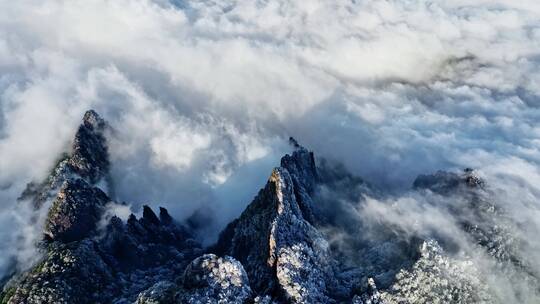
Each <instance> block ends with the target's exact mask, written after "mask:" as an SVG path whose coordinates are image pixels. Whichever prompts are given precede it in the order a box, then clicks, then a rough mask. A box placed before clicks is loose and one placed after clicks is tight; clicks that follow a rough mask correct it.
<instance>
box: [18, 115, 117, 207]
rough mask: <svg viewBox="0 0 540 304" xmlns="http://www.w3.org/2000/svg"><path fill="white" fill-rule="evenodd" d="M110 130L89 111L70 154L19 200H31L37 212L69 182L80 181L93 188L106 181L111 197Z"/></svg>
mask: <svg viewBox="0 0 540 304" xmlns="http://www.w3.org/2000/svg"><path fill="white" fill-rule="evenodd" d="M106 127H107V124H106V123H105V121H104V120H103V119H102V118H101V117H100V116H99V115H98V114H97V113H96V112H95V111H93V110H89V111H87V112H86V113H85V114H84V116H83V120H82V123H81V125H80V126H79V127H78V129H77V132H76V133H75V137H74V139H73V144H72V147H71V151H70V153H65V154H63V155H62V157H61V158H60V159H59V161H58V162H57V164H56V165H55V167H54V168H53V170H51V173H50V175H49V176H48V177H47V179H46V180H45V181H43V182H41V183H34V182H32V183H29V184H28V185H27V188H26V189H25V190H24V192H23V193H22V195H21V197H20V198H19V199H20V200H30V201H32V202H33V205H34V206H35V207H36V208H41V206H42V205H43V204H44V202H45V201H47V200H48V199H51V198H53V197H54V195H55V194H56V192H58V190H59V189H60V187H61V186H62V184H63V183H64V182H65V181H66V180H69V179H72V180H74V179H77V178H82V179H84V180H85V181H86V182H88V183H89V184H90V185H95V184H98V183H99V182H100V181H102V180H104V181H105V184H107V188H109V189H107V190H109V193H110V192H111V189H110V184H109V183H108V182H109V181H108V173H109V167H110V165H109V155H108V151H107V143H106V139H105V135H104V132H105V129H106Z"/></svg>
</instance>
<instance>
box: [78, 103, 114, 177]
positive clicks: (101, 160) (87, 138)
mask: <svg viewBox="0 0 540 304" xmlns="http://www.w3.org/2000/svg"><path fill="white" fill-rule="evenodd" d="M105 127H106V123H105V121H104V120H103V119H102V118H101V117H100V116H99V115H98V114H97V113H96V112H95V111H94V110H89V111H87V112H86V113H85V114H84V117H83V122H82V124H81V125H80V126H79V129H78V130H77V133H76V134H75V139H74V140H73V146H72V153H71V156H70V158H69V164H70V166H71V167H72V168H73V169H74V171H75V172H76V173H78V174H79V175H80V176H81V177H83V178H85V179H87V180H88V181H89V182H91V183H97V182H98V181H99V180H100V179H102V178H103V177H104V176H105V175H106V174H107V172H108V170H109V154H108V150H107V144H106V140H105V136H104V131H105Z"/></svg>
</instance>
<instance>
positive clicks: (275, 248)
mask: <svg viewBox="0 0 540 304" xmlns="http://www.w3.org/2000/svg"><path fill="white" fill-rule="evenodd" d="M282 164H283V166H282V167H279V168H276V169H274V171H273V172H272V175H271V176H270V178H269V180H268V183H267V184H266V186H265V188H264V189H262V190H261V191H260V192H259V194H258V195H257V197H255V199H254V200H253V202H252V203H251V204H250V205H249V206H248V207H247V208H246V210H245V211H244V212H243V213H242V215H241V216H240V218H238V219H237V220H235V221H234V222H233V223H231V224H230V225H229V226H228V227H227V228H226V229H225V230H224V232H223V233H222V234H221V236H220V240H219V241H218V244H217V246H216V251H218V252H219V253H221V254H227V255H231V256H233V257H234V258H236V259H238V260H239V261H240V262H241V263H242V264H243V265H244V268H245V269H246V272H247V273H248V276H249V279H250V282H252V288H253V289H254V290H255V291H256V292H259V293H260V294H278V297H281V298H282V299H283V300H286V301H291V302H295V303H315V302H318V303H325V302H327V301H328V300H329V299H328V296H327V294H328V289H329V286H328V285H329V284H331V283H330V281H331V279H330V277H331V275H330V273H331V267H330V265H329V263H330V261H331V258H330V256H329V252H328V244H327V243H326V241H325V240H324V239H323V237H322V236H321V234H320V233H319V232H318V231H317V230H316V229H315V228H314V227H313V226H312V225H311V224H310V223H309V222H308V221H307V220H306V219H305V218H304V213H305V211H304V210H302V208H301V207H300V202H303V203H304V204H305V205H304V206H305V207H310V206H309V205H307V203H310V202H311V199H310V198H309V191H308V189H311V188H309V185H311V183H312V182H313V183H314V181H308V180H306V178H314V177H315V176H316V169H315V166H314V161H313V155H312V154H311V153H310V152H308V151H307V150H306V149H304V148H302V147H300V146H298V147H297V150H296V151H295V152H294V153H293V154H292V155H288V156H285V157H284V158H283V159H282ZM304 166H307V167H304ZM289 169H291V171H292V173H291V172H290V171H289ZM293 176H294V177H293ZM295 180H296V182H295ZM310 214H311V213H310Z"/></svg>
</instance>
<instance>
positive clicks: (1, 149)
mask: <svg viewBox="0 0 540 304" xmlns="http://www.w3.org/2000/svg"><path fill="white" fill-rule="evenodd" d="M539 20H540V3H539V2H538V1H535V0H522V1H507V0H482V1H478V0H458V1H443V0H432V1H427V0H425V1H407V0H392V1H391V0H387V1H375V0H373V1H370V0H356V1H355V0H349V1H345V0H338V1H324V0H319V1H316V0H305V1H293V0H267V1H262V0H260V1H251V0H250V1H248V0H238V1H233V0H216V1H207V0H196V1H182V0H174V1H172V0H171V2H168V1H166V0H155V1H150V0H118V1H106V0H91V1H55V0H46V1H36V0H27V1H6V0H0V202H1V203H2V207H1V208H2V210H3V212H1V213H0V221H1V222H0V226H2V229H0V238H1V239H2V240H6V241H3V242H1V243H0V252H12V251H13V248H12V244H11V243H10V242H9V241H7V240H8V239H12V238H13V235H14V234H15V233H16V231H20V230H21V229H22V228H21V229H18V228H17V229H16V228H14V227H18V226H17V225H16V224H14V223H17V222H18V220H17V218H16V217H14V216H13V215H12V212H15V211H13V210H12V209H13V208H14V204H15V203H14V202H15V199H16V197H17V196H18V195H19V193H20V192H21V191H22V190H23V189H24V186H25V184H26V183H27V182H28V181H31V180H40V179H42V178H43V177H44V176H46V174H47V172H48V170H50V168H51V166H52V164H53V163H54V161H55V159H56V158H57V157H58V155H59V154H60V153H61V152H62V151H64V150H66V149H67V147H68V145H69V142H70V140H71V138H72V136H73V134H74V132H75V129H76V126H77V124H78V123H79V121H80V119H81V117H82V114H83V113H84V111H85V110H87V109H90V108H93V109H95V110H96V111H97V112H99V113H100V114H101V115H102V116H103V117H104V118H105V119H106V120H107V121H108V122H109V123H110V124H111V125H112V127H113V128H114V130H115V132H114V133H113V134H112V135H111V138H109V142H110V152H111V157H112V163H113V164H114V167H113V178H114V183H115V187H116V196H117V197H116V198H117V200H119V201H126V202H129V203H131V204H132V205H133V206H134V207H137V206H139V205H140V204H141V203H150V204H152V205H163V206H167V207H168V208H170V209H171V210H172V213H174V214H175V215H176V217H178V218H185V217H187V216H189V215H190V214H191V213H192V212H193V211H194V210H197V209H198V208H210V209H213V210H219V211H220V214H221V215H222V219H221V221H222V223H220V225H223V224H224V223H226V222H227V221H228V220H230V219H231V218H233V217H235V216H236V215H237V214H238V213H239V212H240V211H241V210H242V209H243V208H244V206H245V205H246V204H247V203H249V201H250V199H251V197H252V196H253V195H254V194H255V193H256V191H257V190H258V187H260V186H262V185H263V183H264V181H265V179H266V178H267V175H268V174H269V172H270V169H271V167H272V166H274V165H276V164H277V162H278V160H279V157H280V155H281V154H282V153H284V152H286V151H287V149H288V148H287V145H286V142H285V140H284V139H285V138H287V137H288V136H289V135H293V136H295V137H296V138H297V139H298V140H299V141H300V142H301V143H302V144H303V145H305V146H307V147H309V148H310V149H313V150H315V151H316V152H317V154H318V155H321V156H324V157H326V158H329V159H336V160H339V161H341V162H343V163H344V164H345V166H346V167H347V168H348V169H349V170H350V171H352V172H354V173H355V174H358V175H361V176H363V177H365V178H366V179H367V180H369V181H370V182H372V183H374V184H375V185H378V186H379V187H381V188H386V189H388V190H390V191H393V192H396V193H399V191H402V190H403V189H407V188H409V187H410V185H411V183H412V181H413V179H414V177H415V176H416V175H418V174H419V173H426V172H432V171H435V170H438V169H453V168H462V167H474V168H479V169H481V170H482V172H484V174H485V175H486V176H487V178H488V179H491V180H494V182H497V181H499V180H510V181H512V183H506V184H508V185H510V184H511V185H514V186H513V187H512V188H511V189H510V188H508V193H512V195H509V196H510V197H515V195H514V193H513V192H512V191H518V190H519V191H520V192H519V193H523V195H522V196H519V198H520V199H522V200H523V201H521V202H518V203H516V204H519V205H520V206H521V205H523V204H525V203H526V202H527V203H528V202H533V204H534V203H536V204H537V202H538V200H537V198H538V197H540V170H539V167H538V164H539V163H540V126H539V124H538V122H539V121H540V21H539ZM503 177H504V178H503ZM525 205H527V206H530V204H525ZM536 206H537V205H536ZM534 208H537V207H534ZM518 210H526V209H523V208H519V209H518ZM535 210H538V209H535ZM15 214H17V213H16V212H15ZM530 214H531V213H527V216H530ZM4 227H10V228H4ZM22 232H23V233H25V231H22ZM0 267H1V265H0Z"/></svg>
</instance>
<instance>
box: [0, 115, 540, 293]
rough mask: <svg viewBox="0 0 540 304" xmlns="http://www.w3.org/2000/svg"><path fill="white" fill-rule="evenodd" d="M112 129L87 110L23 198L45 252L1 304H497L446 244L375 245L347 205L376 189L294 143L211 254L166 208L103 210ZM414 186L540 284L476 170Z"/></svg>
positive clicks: (511, 270)
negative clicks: (68, 144)
mask: <svg viewBox="0 0 540 304" xmlns="http://www.w3.org/2000/svg"><path fill="white" fill-rule="evenodd" d="M107 130H108V126H107V124H106V122H105V121H104V120H103V119H102V118H101V117H99V115H98V114H97V113H96V112H94V111H88V112H87V113H86V114H85V115H84V117H83V122H82V124H81V126H80V127H79V128H78V130H77V133H76V135H75V138H74V141H73V145H72V148H71V151H70V153H68V154H66V155H64V156H63V158H62V159H61V160H60V161H59V162H58V164H57V165H56V166H55V168H54V170H52V171H51V175H50V176H49V177H48V179H47V180H46V181H44V182H42V183H39V184H36V183H34V184H30V185H29V186H28V188H27V189H26V190H25V191H24V193H23V195H22V196H21V200H28V201H31V202H32V204H33V205H34V206H35V208H37V209H39V208H45V207H48V208H49V210H48V213H47V214H48V216H47V219H46V221H45V223H44V228H43V235H44V241H43V242H42V243H41V251H42V252H43V257H42V259H41V260H40V262H39V263H37V264H36V265H34V266H33V267H32V269H30V270H29V271H27V272H24V273H20V274H17V275H16V276H14V277H13V278H12V279H11V280H10V281H9V282H8V283H7V284H6V285H5V286H4V287H3V291H2V294H1V295H0V303H29V304H30V303H117V304H123V303H138V304H143V303H146V304H150V303H152V304H155V303H162V304H165V303H268V304H269V303H356V304H382V303H388V304H390V303H499V302H500V301H499V300H498V299H497V298H496V297H494V296H493V294H494V293H493V291H492V290H490V289H489V287H488V286H487V285H486V284H485V283H484V282H482V278H483V275H484V274H483V273H482V272H481V271H480V270H479V269H477V268H475V267H474V265H473V264H472V262H471V259H469V257H467V256H457V255H455V254H453V252H452V248H453V247H452V246H451V245H452V244H451V243H449V242H448V241H447V240H445V239H444V238H437V237H436V236H434V237H430V238H426V237H423V236H411V235H408V234H406V233H403V232H402V231H400V230H399V229H398V228H397V227H394V226H391V225H390V226H389V225H386V224H382V223H381V224H379V225H380V227H378V228H377V235H376V236H375V237H373V236H372V235H371V234H370V233H368V232H369V229H370V227H369V225H368V223H364V222H362V220H359V219H357V218H356V217H355V216H354V215H352V214H351V212H350V210H349V209H348V208H351V206H352V207H353V208H358V206H353V205H350V204H348V203H347V204H345V203H343V202H345V201H350V200H353V199H358V200H360V202H358V203H357V204H359V205H360V206H361V205H362V204H364V202H365V200H364V199H363V197H365V196H373V197H376V196H377V195H379V194H377V190H375V189H373V188H372V187H371V186H370V185H369V184H367V183H366V182H364V180H363V179H360V178H358V177H354V176H352V175H351V174H349V173H347V172H345V171H344V169H342V168H338V167H331V166H328V165H327V164H326V163H325V162H319V163H317V161H316V159H315V157H314V154H313V153H312V152H311V151H308V150H307V149H305V148H304V147H302V146H301V145H299V144H298V142H296V141H295V140H294V139H292V138H291V139H290V142H291V146H292V147H293V152H292V153H291V154H288V155H285V156H284V157H283V158H282V159H281V163H280V166H279V167H277V168H275V169H274V170H273V171H272V173H271V175H270V177H269V179H268V182H267V184H266V185H265V186H264V187H263V188H262V189H261V190H260V191H259V193H258V194H257V196H256V197H255V198H254V199H253V201H252V202H251V203H250V204H249V205H248V206H247V207H246V209H245V210H244V212H242V214H241V215H240V216H239V217H238V218H237V219H236V220H234V221H232V222H231V223H230V224H229V225H228V226H227V227H226V228H225V229H224V230H223V231H222V232H221V234H220V237H219V239H218V241H217V243H216V244H215V245H213V246H210V247H209V248H202V246H201V245H200V244H199V243H198V242H197V241H196V240H194V239H193V236H192V235H191V233H190V229H188V228H186V227H185V226H184V225H183V224H182V223H178V222H177V221H175V220H174V219H173V218H172V217H171V216H170V215H169V213H168V211H167V210H166V209H164V208H160V210H159V215H157V214H156V213H154V211H153V210H152V209H151V208H150V207H148V206H144V207H143V215H142V217H141V218H137V217H136V216H135V215H133V214H132V215H131V216H130V217H129V218H128V219H127V221H122V220H121V219H120V218H118V217H116V216H112V217H110V218H109V217H107V214H108V213H107V212H106V211H107V210H108V208H109V207H110V206H111V205H114V204H118V203H117V202H114V200H113V199H112V197H113V196H112V194H111V192H112V190H113V189H112V187H111V183H110V181H109V178H108V175H109V172H108V171H109V168H110V163H109V158H108V152H107V145H106V132H107ZM412 191H415V192H418V193H422V192H429V193H433V194H434V195H438V196H440V197H445V198H448V199H446V200H443V201H449V202H452V203H450V204H449V205H448V206H444V208H446V209H447V210H448V212H449V214H452V216H454V217H455V218H456V219H458V226H459V227H460V229H461V231H462V232H463V234H464V235H465V237H466V238H467V239H468V240H469V241H470V242H471V243H472V244H474V246H478V248H479V251H481V252H484V253H485V254H486V256H490V257H493V258H494V260H496V261H497V262H496V263H500V265H510V266H508V267H506V268H505V269H504V271H502V272H501V274H502V275H505V276H508V277H509V278H510V279H514V280H520V282H521V281H523V280H525V281H527V282H529V285H530V286H532V288H533V289H534V288H537V289H540V288H539V286H540V284H539V283H538V280H537V278H536V277H535V275H534V274H529V275H526V277H523V275H522V274H523V273H524V272H523V271H521V270H522V269H525V268H527V264H526V261H524V260H523V259H522V258H521V257H520V256H519V252H518V251H519V248H520V246H521V245H520V241H519V239H516V238H514V237H513V235H514V233H513V231H514V229H515V227H514V225H515V224H514V223H513V222H512V221H511V220H510V219H509V218H508V217H507V216H506V215H505V213H504V211H503V210H501V209H499V208H498V207H497V206H496V205H495V204H493V203H491V201H490V195H491V194H490V192H489V190H488V187H487V185H486V184H485V182H484V181H483V180H482V179H481V178H480V177H479V176H478V175H476V173H475V171H474V170H471V169H466V170H465V171H464V172H462V173H449V172H437V173H435V174H433V175H422V176H419V177H418V178H417V179H416V181H415V182H414V184H413V190H412ZM430 195H431V194H430ZM47 201H52V203H51V204H50V207H49V204H46V202H47ZM441 204H442V203H441ZM359 210H360V208H359ZM369 224H370V225H373V224H372V223H369ZM364 232H365V233H364ZM335 235H345V243H347V244H346V246H345V245H340V246H337V245H336V243H335V242H334V241H331V239H332V237H333V236H335ZM368 235H369V236H368ZM377 285H379V287H380V288H378V286H377Z"/></svg>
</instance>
